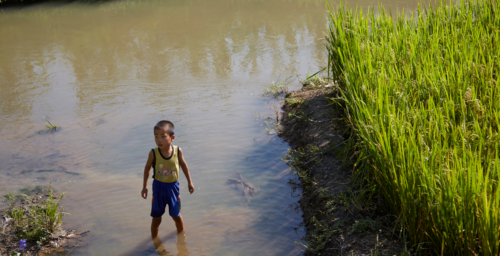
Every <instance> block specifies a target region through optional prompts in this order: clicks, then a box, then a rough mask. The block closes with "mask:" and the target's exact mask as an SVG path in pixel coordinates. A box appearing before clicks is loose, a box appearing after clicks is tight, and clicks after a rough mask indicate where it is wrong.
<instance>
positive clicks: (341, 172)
mask: <svg viewBox="0 0 500 256" xmlns="http://www.w3.org/2000/svg"><path fill="white" fill-rule="evenodd" d="M340 98H341V95H340V89H339V87H338V86H336V85H332V84H331V83H327V82H326V81H322V82H320V83H318V82H316V84H315V85H314V86H306V87H303V88H302V89H300V90H298V91H294V92H290V93H288V94H287V95H286V96H285V100H284V105H283V117H282V120H281V129H280V132H279V134H280V136H281V137H282V138H283V139H284V140H285V141H286V142H288V143H289V145H290V147H291V150H290V151H289V154H288V155H287V156H286V160H287V161H288V162H289V164H290V166H291V167H292V171H293V172H294V173H295V174H297V175H298V177H299V180H300V184H295V185H297V186H301V188H302V190H303V194H302V197H301V199H300V201H299V203H300V206H301V208H302V211H303V219H304V225H305V227H306V229H307V234H306V236H305V237H304V238H303V239H304V241H303V243H302V242H299V243H301V244H302V245H303V246H304V247H305V248H306V253H305V255H346V254H349V255H351V254H353V255H389V254H390V255H394V254H398V253H400V252H401V251H402V248H403V247H404V245H403V244H402V242H401V241H400V239H399V232H398V231H399V229H397V228H396V229H395V227H394V223H395V222H394V219H395V218H394V217H393V216H391V215H390V214H389V213H388V209H387V208H386V207H385V204H384V203H383V200H382V198H380V197H377V196H374V197H373V198H367V197H366V194H367V192H370V191H365V190H363V189H361V188H360V187H358V186H357V185H356V183H355V182H352V174H353V168H354V161H355V159H352V157H350V156H348V155H347V156H346V155H345V154H344V153H343V151H342V149H343V148H344V147H345V145H346V144H345V143H346V142H347V141H348V140H347V139H348V136H349V131H348V126H347V124H346V121H345V120H344V118H345V113H344V110H343V107H342V106H341V105H337V106H338V107H335V105H332V103H334V100H333V99H337V101H338V99H340Z"/></svg>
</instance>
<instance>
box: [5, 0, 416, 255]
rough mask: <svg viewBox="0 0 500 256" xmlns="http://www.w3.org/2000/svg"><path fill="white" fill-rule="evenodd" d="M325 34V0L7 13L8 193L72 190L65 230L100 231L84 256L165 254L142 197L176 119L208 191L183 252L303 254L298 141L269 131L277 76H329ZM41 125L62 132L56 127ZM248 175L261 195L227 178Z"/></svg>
mask: <svg viewBox="0 0 500 256" xmlns="http://www.w3.org/2000/svg"><path fill="white" fill-rule="evenodd" d="M416 2H417V1H393V0H385V1H383V4H384V5H386V6H388V7H390V8H391V9H393V10H395V9H402V8H406V9H414V8H415V7H416ZM349 4H350V5H352V6H356V5H358V6H360V7H363V8H366V7H368V6H373V5H376V2H371V1H364V0H359V1H350V2H349ZM335 5H336V3H333V2H332V6H335ZM325 30H326V12H325V4H324V1H312V0H309V1H307V0H289V1H288V0H287V1H285V0H267V1H245V0H240V1H234V0H211V1H197V0H186V1H180V0H167V1H159V0H150V1H146V0H143V1H139V0H137V1H116V2H111V3H106V4H100V5H84V4H64V5H54V4H43V5H36V6H32V7H27V8H21V9H5V10H3V11H2V12H1V13H0V35H1V36H0V77H1V79H0V91H1V94H0V110H1V112H0V123H1V124H2V125H1V126H0V194H1V195H3V194H6V193H8V192H17V191H19V190H20V189H22V188H34V187H36V186H38V185H43V186H46V185H48V184H49V183H50V182H52V186H53V187H54V188H55V189H56V190H57V191H60V192H63V191H64V192H67V194H66V195H65V199H64V201H63V202H64V205H65V210H66V211H67V212H69V213H71V215H68V216H66V217H64V225H65V227H66V228H76V229H78V230H79V231H84V230H90V233H89V235H88V239H87V242H88V243H89V245H88V246H86V247H83V248H79V249H76V250H74V251H73V254H74V255H155V254H157V253H155V252H154V247H153V244H152V242H151V241H150V239H149V236H150V230H149V226H150V221H151V218H150V217H149V212H150V207H151V205H150V198H148V199H147V200H144V199H142V198H141V197H140V191H141V186H142V173H143V168H144V164H145V162H146V159H147V155H148V152H149V150H151V148H153V147H154V146H155V143H154V137H153V126H154V124H155V123H156V122H157V121H159V120H162V119H167V120H170V121H172V122H174V124H175V125H176V140H175V142H174V144H176V145H179V146H180V147H181V148H182V149H183V151H184V154H185V157H186V161H187V163H188V165H189V167H190V171H191V175H192V179H193V182H194V185H195V187H196V192H195V193H194V194H192V195H189V193H188V191H187V186H186V181H185V178H184V176H183V175H181V178H180V184H181V197H182V215H183V217H184V221H185V224H186V237H185V240H183V241H179V242H178V241H177V240H178V239H177V237H176V236H175V234H173V232H174V230H175V227H174V224H173V222H172V221H171V220H170V219H168V218H164V221H163V223H162V225H161V228H160V237H162V240H163V244H164V246H165V248H166V250H167V251H168V252H169V254H170V255H301V254H302V253H301V249H302V248H301V247H299V246H297V245H295V244H294V243H293V242H294V241H300V239H301V238H302V237H303V235H304V234H305V230H304V229H303V228H301V227H300V226H299V225H300V223H301V221H302V219H301V212H300V211H299V212H296V211H294V210H291V208H293V207H290V206H293V204H295V203H296V202H297V200H298V197H294V196H297V195H298V194H299V193H300V192H296V193H295V194H294V193H292V189H291V187H290V185H289V184H288V183H287V182H288V181H289V180H290V179H291V178H293V176H292V175H291V174H289V173H288V167H287V166H286V164H285V163H283V162H282V161H281V160H280V159H279V156H282V155H284V154H286V151H287V148H288V147H287V145H286V144H285V143H283V142H282V141H281V140H280V139H279V138H277V137H276V135H275V134H269V133H268V132H267V131H266V129H265V128H266V126H265V124H264V119H265V118H267V117H272V118H274V114H275V113H274V108H273V106H275V105H276V104H277V103H276V102H273V101H269V100H263V97H262V93H263V91H264V90H265V89H266V88H267V87H268V86H269V84H270V83H271V82H272V81H273V79H274V80H277V79H278V77H281V78H284V77H286V76H288V75H294V74H298V75H300V76H301V77H302V78H303V77H304V75H305V74H306V73H307V72H315V71H317V70H319V69H320V68H321V67H324V66H325V65H326V52H325V50H324V46H323V40H322V38H323V32H324V31H325ZM290 86H291V87H292V88H299V84H298V82H297V81H295V82H293V83H292V84H291V85H290ZM43 116H45V117H47V118H48V119H49V120H50V121H51V122H53V123H54V124H56V125H57V126H59V127H60V128H59V129H58V130H57V131H56V132H52V133H51V132H50V131H48V130H47V129H45V120H44V119H43ZM234 171H239V172H240V173H241V174H242V175H243V176H244V177H245V178H246V179H248V180H249V181H250V182H252V183H253V184H254V185H256V186H257V187H259V188H260V192H259V194H258V195H257V197H256V198H253V199H252V200H251V201H250V202H248V201H246V200H244V198H243V197H242V196H241V194H240V193H238V192H237V191H235V190H233V189H231V188H230V187H229V186H228V185H227V183H226V181H227V178H229V177H230V175H232V174H233V173H234ZM149 184H151V181H150V183H149Z"/></svg>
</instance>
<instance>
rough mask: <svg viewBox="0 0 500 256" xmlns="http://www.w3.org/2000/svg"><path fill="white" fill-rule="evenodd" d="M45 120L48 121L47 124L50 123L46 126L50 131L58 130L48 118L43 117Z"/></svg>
mask: <svg viewBox="0 0 500 256" xmlns="http://www.w3.org/2000/svg"><path fill="white" fill-rule="evenodd" d="M43 119H45V121H47V123H49V124H48V125H45V126H46V127H47V128H49V129H57V126H56V125H54V124H52V123H51V122H50V121H49V120H48V119H47V118H45V117H43Z"/></svg>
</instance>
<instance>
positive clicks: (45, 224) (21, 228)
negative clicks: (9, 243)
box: [7, 186, 65, 244]
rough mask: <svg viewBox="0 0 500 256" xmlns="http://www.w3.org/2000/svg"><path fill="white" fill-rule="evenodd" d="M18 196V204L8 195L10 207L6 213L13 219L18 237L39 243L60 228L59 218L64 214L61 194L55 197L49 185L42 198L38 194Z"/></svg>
mask: <svg viewBox="0 0 500 256" xmlns="http://www.w3.org/2000/svg"><path fill="white" fill-rule="evenodd" d="M19 197H21V200H20V202H19V205H18V203H17V202H16V201H15V198H14V197H13V196H10V197H9V199H8V200H10V201H11V207H10V209H9V211H8V213H7V214H8V216H10V217H11V218H12V219H13V224H12V226H13V228H14V229H15V230H16V234H17V237H18V238H19V239H26V240H28V241H36V242H37V243H39V244H41V243H43V242H44V241H46V240H47V238H48V237H49V236H50V235H51V234H52V233H55V232H57V231H58V230H59V229H60V224H61V218H62V216H64V215H65V213H64V212H63V210H62V209H61V208H60V203H61V200H62V198H63V194H61V195H60V196H59V198H55V197H54V194H53V190H52V188H51V187H50V186H49V189H48V194H47V195H46V198H45V199H43V200H42V199H41V198H42V196H40V195H35V196H32V197H30V196H27V195H24V194H23V195H20V196H19Z"/></svg>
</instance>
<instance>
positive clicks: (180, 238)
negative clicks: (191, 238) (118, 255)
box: [122, 231, 189, 256]
mask: <svg viewBox="0 0 500 256" xmlns="http://www.w3.org/2000/svg"><path fill="white" fill-rule="evenodd" d="M175 237H177V255H175V254H174V253H171V252H169V251H167V250H166V249H165V246H164V245H163V242H162V241H168V240H172V239H173V238H175ZM151 245H154V248H153V247H152V246H151ZM154 252H156V253H157V254H158V255H161V256H189V251H188V248H187V245H186V234H185V233H184V232H182V233H179V234H177V232H176V231H174V232H171V233H170V234H168V235H166V236H164V237H163V238H162V239H160V238H159V237H156V238H155V239H153V240H151V238H149V237H148V238H146V239H144V240H142V241H141V242H140V243H138V244H137V246H136V247H135V248H134V249H132V250H130V251H129V252H127V253H125V254H122V255H124V256H137V255H152V254H156V253H154Z"/></svg>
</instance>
